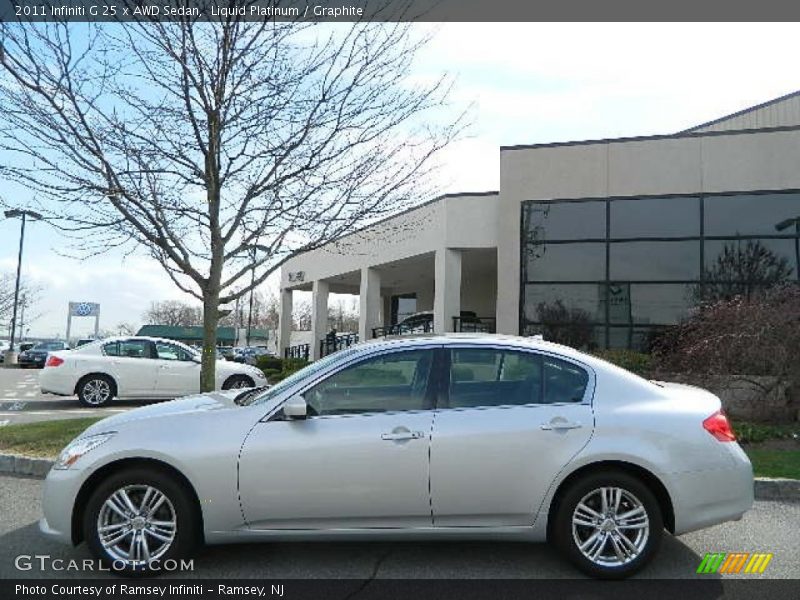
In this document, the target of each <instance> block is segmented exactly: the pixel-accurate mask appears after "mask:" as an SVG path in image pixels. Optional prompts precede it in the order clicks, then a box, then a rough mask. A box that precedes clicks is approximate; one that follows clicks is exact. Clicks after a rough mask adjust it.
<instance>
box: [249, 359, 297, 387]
mask: <svg viewBox="0 0 800 600" xmlns="http://www.w3.org/2000/svg"><path fill="white" fill-rule="evenodd" d="M307 364H308V361H307V360H303V359H302V358H277V357H275V356H261V357H259V358H258V360H257V361H256V366H258V368H259V369H261V371H262V372H263V373H264V377H266V378H267V381H268V382H269V383H278V382H279V381H282V380H283V379H286V378H287V377H288V376H289V375H291V374H292V373H295V372H296V371H299V370H300V369H302V368H303V367H305V366H306V365H307Z"/></svg>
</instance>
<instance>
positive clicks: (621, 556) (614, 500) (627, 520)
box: [572, 487, 650, 567]
mask: <svg viewBox="0 0 800 600" xmlns="http://www.w3.org/2000/svg"><path fill="white" fill-rule="evenodd" d="M649 535H650V519H649V517H648V515H647V510H646V509H645V507H644V504H643V503H642V501H641V500H639V498H637V497H636V496H635V495H634V494H633V493H631V492H630V491H628V490H626V489H623V488H620V487H601V488H597V489H595V490H592V491H591V492H589V493H588V494H586V495H585V496H584V497H583V498H582V499H581V500H580V502H578V504H577V506H576V507H575V510H574V511H573V513H572V537H573V539H574V541H575V544H576V546H577V547H578V550H579V551H580V552H581V554H583V556H584V557H586V558H587V559H589V560H590V561H591V562H592V563H594V564H596V565H598V566H602V567H619V566H622V565H626V564H628V563H630V562H632V561H633V560H635V559H636V558H637V557H638V556H640V555H641V553H642V551H643V550H644V548H645V546H646V545H647V540H648V537H649Z"/></svg>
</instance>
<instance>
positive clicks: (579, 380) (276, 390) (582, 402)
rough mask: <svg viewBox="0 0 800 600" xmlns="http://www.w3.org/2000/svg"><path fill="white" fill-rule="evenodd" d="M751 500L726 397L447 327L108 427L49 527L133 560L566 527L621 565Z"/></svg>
mask: <svg viewBox="0 0 800 600" xmlns="http://www.w3.org/2000/svg"><path fill="white" fill-rule="evenodd" d="M752 502H753V479H752V469H751V466H750V462H749V461H748V459H747V457H746V456H745V454H744V452H743V451H742V450H741V448H740V447H739V445H738V444H737V443H736V441H735V437H734V435H733V432H732V430H731V428H730V425H729V423H728V421H727V419H726V418H725V416H724V415H723V414H722V413H721V411H720V401H719V400H718V399H717V398H716V397H715V396H714V395H712V394H710V393H709V392H706V391H704V390H701V389H698V388H693V387H688V386H683V385H676V384H668V383H660V382H650V381H646V380H644V379H642V378H640V377H638V376H636V375H633V374H632V373H629V372H627V371H625V370H623V369H620V368H618V367H615V366H613V365H611V364H609V363H606V362H604V361H602V360H599V359H597V358H595V357H592V356H589V355H586V354H582V353H580V352H577V351H575V350H572V349H570V348H566V347H563V346H558V345H555V344H550V343H547V342H543V341H541V340H536V339H531V338H515V337H501V336H460V335H448V336H427V337H422V338H401V339H394V340H384V341H379V342H369V343H365V344H360V345H357V346H354V347H352V348H350V349H348V350H344V351H341V352H338V353H335V354H332V355H330V356H328V357H326V358H324V359H322V360H320V361H317V362H315V363H313V364H311V365H310V366H308V367H306V368H305V369H303V370H302V371H299V372H298V373H296V374H295V375H293V376H291V377H289V378H288V379H285V380H284V381H282V382H281V383H279V384H278V385H275V386H273V387H271V388H269V389H267V390H263V389H261V390H231V391H226V392H215V393H210V394H205V395H199V396H192V397H188V398H183V399H179V400H175V401H172V402H167V403H164V404H158V405H152V406H147V407H143V408H139V409H136V410H132V411H130V412H127V413H124V414H118V415H115V416H113V417H110V418H107V419H105V420H103V421H100V422H98V423H96V424H94V425H93V426H92V427H90V428H89V429H88V430H87V431H86V432H85V433H83V434H82V435H81V436H80V437H79V438H77V439H76V440H74V441H73V442H72V443H71V444H70V445H69V446H68V447H67V448H66V449H65V450H64V451H63V452H62V453H61V455H60V457H59V459H58V461H57V463H56V465H55V466H54V468H53V469H52V470H51V471H50V474H49V475H48V477H47V481H46V483H45V489H44V518H43V519H42V521H41V523H40V526H41V530H42V531H43V532H45V533H46V534H48V535H51V536H54V537H56V538H59V539H60V540H62V541H64V542H68V543H72V544H79V543H81V542H86V543H87V544H88V546H89V548H90V549H91V551H92V552H93V553H94V554H95V555H96V556H97V557H99V558H100V559H102V560H104V561H105V562H106V563H108V564H109V565H111V566H112V567H113V568H116V569H119V570H121V571H123V572H129V573H130V572H139V571H145V572H146V571H148V570H155V567H154V565H156V564H157V561H163V560H165V559H167V558H175V557H178V556H182V555H185V554H186V553H189V552H190V551H191V550H192V548H193V547H195V546H196V545H197V544H199V543H202V542H205V543H227V542H242V541H254V540H297V539H303V540H310V539H341V538H361V539H364V538H366V539H386V538H392V539H409V538H424V539H433V538H436V537H438V536H447V537H448V538H449V539H452V538H453V537H463V538H488V539H497V538H504V539H508V538H517V539H525V540H530V541H544V540H549V541H551V542H552V543H553V545H554V546H555V547H556V548H558V549H559V550H560V551H561V552H562V553H563V554H564V555H566V557H568V558H569V559H570V560H571V561H572V562H573V563H574V564H575V565H576V566H577V567H579V568H580V569H581V570H583V571H584V572H586V573H588V574H590V575H594V576H598V577H608V578H616V577H625V576H628V575H630V574H632V573H634V572H635V571H637V570H638V569H640V568H641V567H643V566H644V565H645V564H647V562H648V561H649V560H650V559H652V558H653V556H654V554H655V553H656V550H657V549H658V546H659V542H660V541H661V538H662V535H663V530H664V529H667V530H668V531H670V532H671V533H673V534H676V535H677V534H681V533H685V532H687V531H692V530H695V529H700V528H703V527H708V526H710V525H714V524H715V523H721V522H723V521H729V520H735V519H739V518H740V517H741V516H742V514H743V513H744V512H745V511H747V510H748V509H749V508H750V506H751V504H752Z"/></svg>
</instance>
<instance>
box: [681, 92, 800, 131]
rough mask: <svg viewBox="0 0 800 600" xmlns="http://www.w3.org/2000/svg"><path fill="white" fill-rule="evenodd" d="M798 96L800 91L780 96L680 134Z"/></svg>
mask: <svg viewBox="0 0 800 600" xmlns="http://www.w3.org/2000/svg"><path fill="white" fill-rule="evenodd" d="M796 96H800V90H797V91H794V92H789V93H788V94H784V95H783V96H778V97H777V98H773V99H772V100H767V101H766V102H762V103H761V104H756V105H755V106H750V107H748V108H743V109H742V110H738V111H736V112H732V113H731V114H729V115H725V116H724V117H719V118H718V119H714V120H712V121H707V122H705V123H701V124H700V125H695V126H694V127H690V128H689V129H684V130H683V131H679V132H678V133H690V132H693V131H697V130H698V129H703V128H704V127H710V126H711V125H716V124H717V123H722V122H724V121H727V120H729V119H733V118H736V117H740V116H742V115H746V114H747V113H750V112H753V111H756V110H760V109H762V108H766V107H767V106H772V105H773V104H777V103H778V102H783V101H784V100H788V99H789V98H794V97H796Z"/></svg>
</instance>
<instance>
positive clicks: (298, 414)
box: [283, 394, 308, 419]
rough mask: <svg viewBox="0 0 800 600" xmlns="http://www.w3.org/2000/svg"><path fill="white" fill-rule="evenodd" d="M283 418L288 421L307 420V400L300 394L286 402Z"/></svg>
mask: <svg viewBox="0 0 800 600" xmlns="http://www.w3.org/2000/svg"><path fill="white" fill-rule="evenodd" d="M283 416H285V417H286V418H287V419H305V418H306V417H307V416H308V406H307V405H306V401H305V398H303V397H302V396H301V395H299V394H298V395H297V396H292V397H291V398H289V399H288V400H287V401H286V402H284V403H283Z"/></svg>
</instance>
